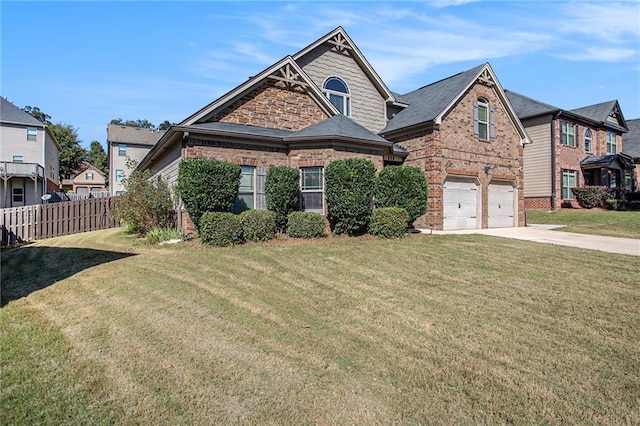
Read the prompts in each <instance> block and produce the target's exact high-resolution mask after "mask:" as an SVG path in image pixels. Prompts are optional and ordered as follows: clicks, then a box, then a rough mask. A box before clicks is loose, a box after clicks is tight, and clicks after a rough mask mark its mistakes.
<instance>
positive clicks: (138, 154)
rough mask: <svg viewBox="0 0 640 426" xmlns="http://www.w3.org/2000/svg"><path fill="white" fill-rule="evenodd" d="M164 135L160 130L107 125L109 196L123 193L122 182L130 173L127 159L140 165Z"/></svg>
mask: <svg viewBox="0 0 640 426" xmlns="http://www.w3.org/2000/svg"><path fill="white" fill-rule="evenodd" d="M164 133H165V132H164V131H161V130H149V129H141V128H139V127H130V126H121V125H119V124H109V126H108V127H107V151H108V156H109V191H110V192H111V195H120V194H122V192H124V185H123V184H122V180H123V179H124V178H125V177H126V176H128V175H129V173H130V172H131V170H129V169H128V168H127V159H131V160H135V161H136V162H137V163H140V160H142V159H143V158H144V157H145V155H147V153H148V152H149V151H150V150H151V148H153V146H154V145H155V144H156V142H158V140H159V139H160V138H161V137H162V135H164Z"/></svg>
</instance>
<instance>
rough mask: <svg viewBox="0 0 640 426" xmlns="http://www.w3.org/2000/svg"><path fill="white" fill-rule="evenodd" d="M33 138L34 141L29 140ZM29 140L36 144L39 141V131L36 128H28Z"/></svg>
mask: <svg viewBox="0 0 640 426" xmlns="http://www.w3.org/2000/svg"><path fill="white" fill-rule="evenodd" d="M31 136H33V139H29V138H30V137H31ZM27 140H28V141H30V142H36V141H37V140H38V129H37V128H35V127H27Z"/></svg>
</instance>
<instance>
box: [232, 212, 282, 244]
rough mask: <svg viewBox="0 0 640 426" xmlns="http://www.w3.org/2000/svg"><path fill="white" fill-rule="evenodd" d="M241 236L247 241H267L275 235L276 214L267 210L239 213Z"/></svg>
mask: <svg viewBox="0 0 640 426" xmlns="http://www.w3.org/2000/svg"><path fill="white" fill-rule="evenodd" d="M240 223H241V225H242V236H243V237H244V239H245V240H248V241H267V240H272V239H274V238H275V237H276V214H275V213H274V212H272V211H269V210H246V211H243V212H242V213H240Z"/></svg>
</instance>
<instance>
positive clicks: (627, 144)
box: [624, 118, 640, 191]
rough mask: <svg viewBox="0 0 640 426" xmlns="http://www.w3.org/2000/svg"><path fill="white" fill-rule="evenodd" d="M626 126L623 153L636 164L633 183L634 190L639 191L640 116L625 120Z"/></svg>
mask: <svg viewBox="0 0 640 426" xmlns="http://www.w3.org/2000/svg"><path fill="white" fill-rule="evenodd" d="M627 128H628V129H629V133H627V134H626V135H624V153H625V154H627V155H628V156H629V157H631V158H632V159H633V162H634V164H635V166H636V168H635V169H634V176H633V185H634V191H640V118H634V119H633V120H627Z"/></svg>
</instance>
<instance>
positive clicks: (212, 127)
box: [186, 121, 294, 138]
mask: <svg viewBox="0 0 640 426" xmlns="http://www.w3.org/2000/svg"><path fill="white" fill-rule="evenodd" d="M186 127H187V128H188V129H193V130H194V131H196V130H205V131H215V132H223V133H236V134H239V135H246V136H262V137H270V138H282V137H284V136H289V135H291V134H292V133H294V132H292V131H291V130H278V129H269V128H267V127H258V126H250V125H246V124H235V123H222V122H219V121H216V122H211V123H198V124H192V125H190V126H186Z"/></svg>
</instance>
